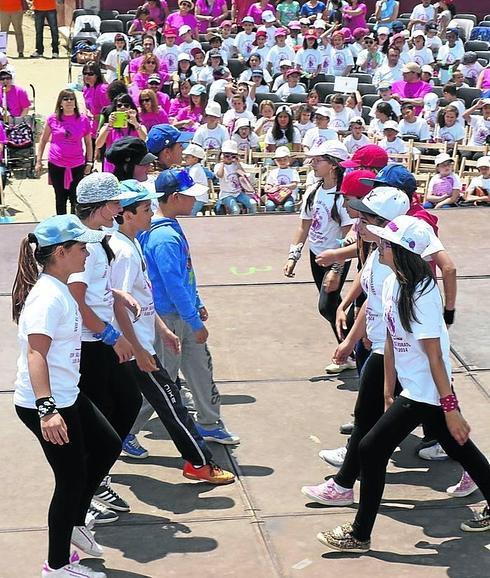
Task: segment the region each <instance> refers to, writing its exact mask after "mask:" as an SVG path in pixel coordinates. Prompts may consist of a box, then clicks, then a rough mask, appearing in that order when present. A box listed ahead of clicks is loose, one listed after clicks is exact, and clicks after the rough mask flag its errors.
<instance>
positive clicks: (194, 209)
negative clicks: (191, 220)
mask: <svg viewBox="0 0 490 578" xmlns="http://www.w3.org/2000/svg"><path fill="white" fill-rule="evenodd" d="M205 204H206V203H205V202H204V201H196V202H195V203H194V206H193V207H192V213H191V215H192V216H193V217H195V216H196V215H197V213H199V212H200V211H201V210H202V208H203V207H204V205H205Z"/></svg>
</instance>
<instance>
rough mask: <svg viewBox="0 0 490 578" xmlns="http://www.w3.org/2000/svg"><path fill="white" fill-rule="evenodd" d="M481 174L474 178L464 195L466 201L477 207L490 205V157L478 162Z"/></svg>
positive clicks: (480, 159) (477, 165)
mask: <svg viewBox="0 0 490 578" xmlns="http://www.w3.org/2000/svg"><path fill="white" fill-rule="evenodd" d="M476 167H477V169H478V172H479V173H480V174H479V175H478V176H477V177H473V178H472V179H471V181H470V184H469V185H468V188H467V189H466V191H465V194H464V200H465V201H466V202H468V203H472V204H475V205H488V203H490V157H488V156H486V157H480V158H479V159H478V160H477V161H476Z"/></svg>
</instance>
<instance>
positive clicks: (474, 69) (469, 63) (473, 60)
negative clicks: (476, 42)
mask: <svg viewBox="0 0 490 578" xmlns="http://www.w3.org/2000/svg"><path fill="white" fill-rule="evenodd" d="M482 70H485V67H484V66H482V65H481V64H480V62H479V61H478V54H477V53H476V52H473V51H468V52H465V53H464V56H463V60H462V61H461V64H460V65H459V66H458V71H459V72H461V73H462V75H463V77H464V78H469V79H470V80H472V81H473V83H475V84H476V81H477V79H478V77H479V76H480V73H481V71H482ZM472 86H473V84H472Z"/></svg>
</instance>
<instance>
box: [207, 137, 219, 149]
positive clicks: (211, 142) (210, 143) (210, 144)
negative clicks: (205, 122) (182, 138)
mask: <svg viewBox="0 0 490 578" xmlns="http://www.w3.org/2000/svg"><path fill="white" fill-rule="evenodd" d="M204 148H205V149H219V148H221V146H220V143H219V141H218V140H217V139H215V138H213V137H208V138H205V139H204Z"/></svg>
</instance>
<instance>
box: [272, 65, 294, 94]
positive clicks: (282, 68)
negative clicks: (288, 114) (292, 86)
mask: <svg viewBox="0 0 490 578" xmlns="http://www.w3.org/2000/svg"><path fill="white" fill-rule="evenodd" d="M292 68H293V63H292V62H291V60H281V62H280V63H279V72H280V74H278V75H277V76H276V78H274V82H273V83H272V89H271V92H277V90H278V89H279V87H280V86H282V85H283V84H285V83H286V74H287V72H288V70H291V69H292Z"/></svg>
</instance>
